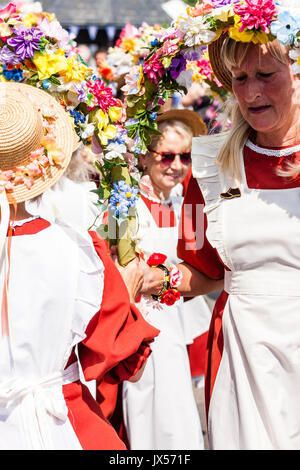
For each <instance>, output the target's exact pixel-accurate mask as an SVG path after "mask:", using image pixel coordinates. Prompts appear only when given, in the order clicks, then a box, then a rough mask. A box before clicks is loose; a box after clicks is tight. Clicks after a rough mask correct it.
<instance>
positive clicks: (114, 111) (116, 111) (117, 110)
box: [108, 106, 122, 122]
mask: <svg viewBox="0 0 300 470" xmlns="http://www.w3.org/2000/svg"><path fill="white" fill-rule="evenodd" d="M108 114H109V117H110V119H111V121H112V122H115V121H118V120H119V119H120V117H121V114H122V108H121V107H120V106H112V107H111V108H109V109H108Z"/></svg>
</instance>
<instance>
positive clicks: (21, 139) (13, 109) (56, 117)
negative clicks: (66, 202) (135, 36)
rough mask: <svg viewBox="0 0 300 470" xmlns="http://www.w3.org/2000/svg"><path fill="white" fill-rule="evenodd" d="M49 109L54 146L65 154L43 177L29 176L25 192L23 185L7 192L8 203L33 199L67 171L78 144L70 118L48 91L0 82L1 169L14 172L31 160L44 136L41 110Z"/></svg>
mask: <svg viewBox="0 0 300 470" xmlns="http://www.w3.org/2000/svg"><path fill="white" fill-rule="evenodd" d="M43 109H48V110H49V112H50V113H51V116H52V117H53V120H52V123H53V125H54V126H55V147H57V149H59V150H61V151H62V155H64V159H63V162H62V163H61V164H49V165H47V166H45V168H44V174H40V175H38V176H34V177H32V181H33V185H32V187H31V188H30V189H28V185H27V186H26V184H25V183H23V182H20V183H19V182H17V183H14V180H13V184H12V188H10V189H7V190H6V196H7V199H8V201H9V202H10V203H12V202H14V201H15V202H17V203H18V202H22V201H26V200H28V199H32V198H33V197H36V196H38V195H40V194H42V193H43V192H44V191H46V190H47V189H48V188H50V187H51V186H52V185H53V184H54V183H56V181H58V180H59V178H60V177H61V176H62V174H63V172H64V171H65V170H66V168H67V166H68V164H69V162H70V159H71V156H72V153H73V150H74V148H75V147H76V145H77V142H76V139H75V135H76V134H75V132H74V130H73V125H72V122H71V119H70V118H69V116H68V115H67V113H66V111H65V110H64V108H63V107H62V106H61V105H60V104H59V103H58V102H57V101H56V100H55V98H53V97H52V96H50V95H49V94H48V93H47V92H45V91H43V90H40V89H38V88H35V87H33V86H31V85H25V84H23V83H22V84H21V83H11V82H7V83H6V82H4V83H3V82H2V83H0V170H1V171H2V172H3V171H5V170H12V171H15V169H16V167H24V166H25V167H26V166H27V165H29V164H30V163H31V162H32V160H31V159H30V152H32V151H35V150H38V149H40V148H41V147H42V145H41V139H42V138H43V137H44V135H45V131H44V128H43V120H42V110H43Z"/></svg>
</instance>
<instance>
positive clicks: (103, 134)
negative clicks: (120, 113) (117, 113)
mask: <svg viewBox="0 0 300 470" xmlns="http://www.w3.org/2000/svg"><path fill="white" fill-rule="evenodd" d="M116 134H117V129H116V127H115V126H112V125H111V124H110V125H109V126H107V127H106V128H105V129H103V130H102V131H99V133H98V135H99V138H100V141H101V144H102V145H107V144H108V141H109V140H110V139H113V138H114V137H115V136H116Z"/></svg>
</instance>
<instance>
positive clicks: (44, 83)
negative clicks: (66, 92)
mask: <svg viewBox="0 0 300 470" xmlns="http://www.w3.org/2000/svg"><path fill="white" fill-rule="evenodd" d="M50 85H51V83H50V82H49V80H43V81H42V86H43V88H45V90H48V88H49V87H50Z"/></svg>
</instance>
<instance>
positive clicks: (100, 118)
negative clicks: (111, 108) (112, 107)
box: [94, 109, 109, 131]
mask: <svg viewBox="0 0 300 470" xmlns="http://www.w3.org/2000/svg"><path fill="white" fill-rule="evenodd" d="M94 119H95V121H96V123H97V126H98V129H99V131H101V130H102V129H104V128H105V127H107V126H108V123H109V117H108V114H106V113H104V111H102V109H99V110H98V111H97V112H96V114H95V117H94Z"/></svg>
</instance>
